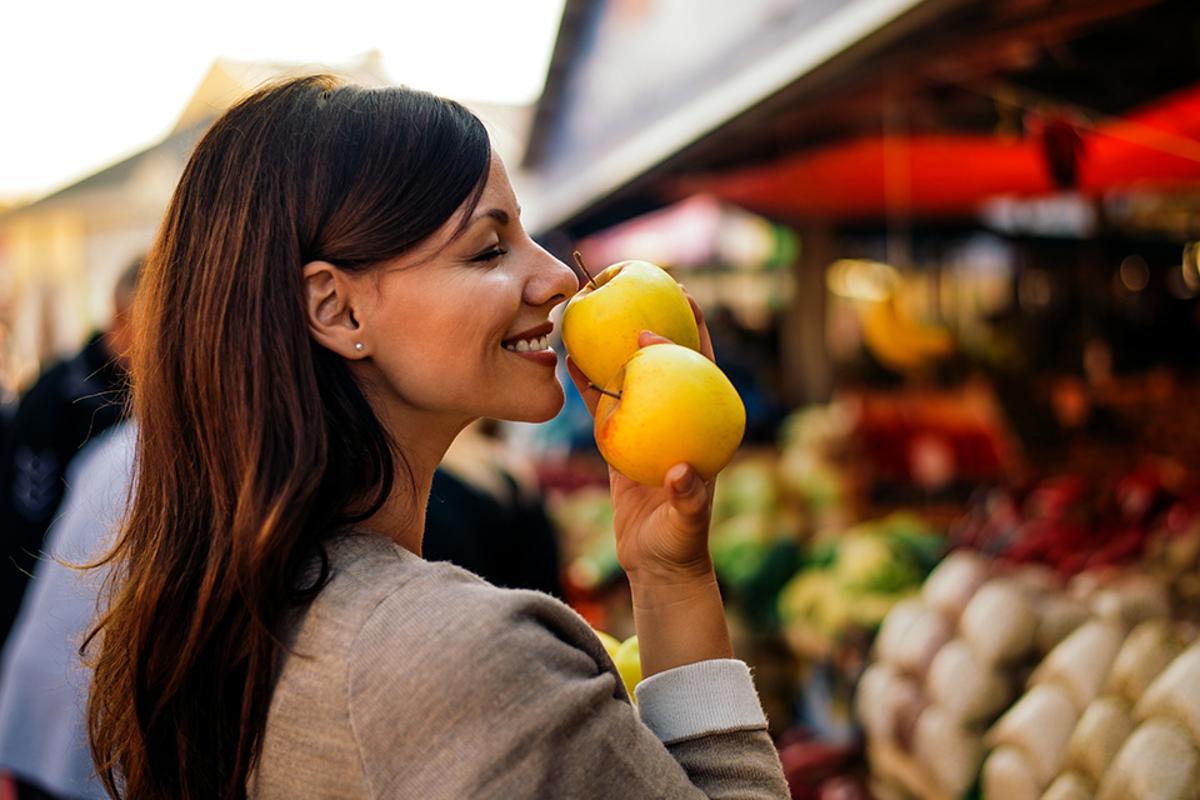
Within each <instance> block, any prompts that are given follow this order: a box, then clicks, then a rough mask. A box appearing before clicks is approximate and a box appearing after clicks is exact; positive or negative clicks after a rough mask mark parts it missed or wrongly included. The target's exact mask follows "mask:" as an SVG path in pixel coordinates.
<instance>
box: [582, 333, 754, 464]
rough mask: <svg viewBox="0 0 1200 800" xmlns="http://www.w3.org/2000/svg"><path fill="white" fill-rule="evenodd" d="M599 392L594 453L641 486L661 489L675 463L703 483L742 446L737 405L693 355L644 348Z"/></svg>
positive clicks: (674, 348)
mask: <svg viewBox="0 0 1200 800" xmlns="http://www.w3.org/2000/svg"><path fill="white" fill-rule="evenodd" d="M604 388H605V392H606V393H605V394H602V395H601V396H600V402H599V404H598V405H597V407H596V430H595V433H596V445H597V446H598V447H599V448H600V454H601V455H603V456H604V460H605V461H607V462H608V463H609V464H611V465H612V466H613V467H614V468H615V469H616V470H617V471H618V472H620V473H621V474H622V475H625V476H626V477H628V478H632V479H633V480H635V481H638V482H639V483H644V484H648V485H651V486H661V485H662V483H663V479H664V478H665V477H666V474H667V471H668V470H669V469H671V467H673V466H675V465H676V464H679V463H681V462H683V463H687V464H690V465H691V466H692V468H693V469H695V470H696V472H698V473H699V474H700V476H701V477H702V478H704V480H708V479H710V478H712V477H713V476H714V475H716V474H717V473H718V472H720V471H721V469H722V468H723V467H724V466H725V465H726V464H728V463H729V460H730V459H731V458H733V454H734V452H735V451H736V450H737V448H738V445H739V444H741V442H742V434H743V433H745V430H746V408H745V406H743V405H742V399H741V398H740V397H738V393H737V390H736V389H734V388H733V384H732V383H730V382H729V379H728V378H726V377H725V373H723V372H721V370H720V368H718V367H717V365H716V364H714V363H713V362H711V361H709V360H708V359H707V358H705V357H704V356H702V355H700V354H699V353H697V352H695V351H694V350H689V349H688V348H686V347H680V346H679V345H676V344H653V345H650V346H648V347H643V348H642V349H641V350H638V351H637V352H636V353H634V354H633V356H632V357H630V359H629V361H627V362H626V363H625V366H624V367H623V368H621V369H619V370H618V371H617V374H616V375H614V376H613V379H612V380H611V381H609V382H608V385H606V386H605V387H604ZM614 395H619V397H617V396H614Z"/></svg>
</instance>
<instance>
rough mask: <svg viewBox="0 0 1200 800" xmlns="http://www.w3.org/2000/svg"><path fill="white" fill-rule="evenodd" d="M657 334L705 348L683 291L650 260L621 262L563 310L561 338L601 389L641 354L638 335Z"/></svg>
mask: <svg viewBox="0 0 1200 800" xmlns="http://www.w3.org/2000/svg"><path fill="white" fill-rule="evenodd" d="M642 331H652V332H653V333H657V334H658V335H659V336H663V337H665V338H667V339H670V340H671V341H673V342H675V343H676V344H679V345H682V346H684V347H690V348H691V349H692V350H699V349H700V330H699V328H698V327H697V326H696V317H695V315H694V314H693V313H692V307H691V305H690V304H689V303H688V299H687V295H685V294H684V293H683V288H682V287H681V286H680V285H679V284H678V283H676V282H675V279H674V278H672V277H671V276H670V275H668V274H667V272H666V271H665V270H664V269H662V268H661V267H659V266H657V265H655V264H651V263H650V262H649V261H620V262H618V263H616V264H613V265H611V266H609V267H606V268H605V269H604V271H602V272H601V273H600V274H599V275H597V276H596V277H595V286H594V287H593V286H592V284H588V285H587V286H585V287H584V288H582V289H580V290H579V291H578V292H577V293H576V294H575V296H574V297H572V298H571V300H570V302H568V303H567V307H566V309H565V310H564V311H563V318H562V338H563V344H564V345H565V346H566V348H567V353H569V354H570V356H571V360H572V361H574V362H575V364H576V365H577V366H578V367H579V369H580V370H581V371H582V372H583V374H584V375H586V376H587V377H588V380H590V381H591V382H592V383H594V384H596V385H597V386H605V385H607V384H608V382H609V381H610V380H611V379H612V376H613V375H614V374H616V372H617V370H618V369H620V368H621V365H622V364H624V363H625V362H626V361H628V360H629V357H630V356H632V355H633V354H634V353H635V352H637V349H638V334H640V333H641V332H642Z"/></svg>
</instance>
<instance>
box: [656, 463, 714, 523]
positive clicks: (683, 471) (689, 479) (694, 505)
mask: <svg viewBox="0 0 1200 800" xmlns="http://www.w3.org/2000/svg"><path fill="white" fill-rule="evenodd" d="M663 483H664V486H665V488H666V490H667V497H668V499H669V502H670V504H671V510H672V511H673V512H674V513H673V514H672V516H673V517H675V519H676V521H677V522H678V523H679V525H680V527H682V528H685V529H690V530H706V529H707V528H708V489H707V487H706V486H705V485H704V481H703V480H702V479H701V478H700V475H699V473H697V472H696V470H694V469H692V467H691V466H690V465H688V464H676V465H675V466H673V467H671V469H669V470H667V475H666V478H665V479H664V480H663Z"/></svg>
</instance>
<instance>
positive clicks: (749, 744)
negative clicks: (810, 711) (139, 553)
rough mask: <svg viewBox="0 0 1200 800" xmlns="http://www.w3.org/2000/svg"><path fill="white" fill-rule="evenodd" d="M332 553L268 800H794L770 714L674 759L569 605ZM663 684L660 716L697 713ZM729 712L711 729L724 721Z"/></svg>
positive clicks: (292, 635)
mask: <svg viewBox="0 0 1200 800" xmlns="http://www.w3.org/2000/svg"><path fill="white" fill-rule="evenodd" d="M329 554H330V561H331V564H332V568H333V573H332V574H333V576H332V579H331V581H330V582H329V583H328V585H326V586H325V588H324V589H323V590H322V591H321V593H320V594H319V595H318V597H317V598H316V600H314V601H313V602H312V604H311V605H309V606H308V607H307V608H306V609H305V611H304V612H303V614H301V615H299V616H298V617H297V619H296V621H295V624H294V626H293V627H292V629H291V630H290V632H289V636H288V641H289V642H290V644H291V645H292V649H293V654H291V655H289V656H287V657H286V658H285V659H284V661H283V664H282V667H281V671H280V675H279V679H278V683H277V684H276V686H275V690H274V694H273V696H272V699H271V708H270V713H269V717H268V720H267V727H266V732H265V736H264V742H263V750H262V756H261V759H260V761H259V764H258V767H257V770H256V772H255V774H254V775H253V776H252V777H251V780H250V784H249V789H250V796H251V797H253V798H259V799H260V800H268V798H280V799H281V800H282V798H287V800H295V799H296V798H409V797H411V798H420V800H437V799H439V798H454V799H455V800H460V799H461V798H497V800H500V798H503V800H519V798H620V799H621V800H641V798H703V797H722V798H749V799H752V798H786V797H787V796H788V794H787V787H786V785H785V784H784V781H783V776H782V772H781V769H780V766H779V759H778V756H777V755H776V752H775V749H774V747H773V746H772V744H771V741H770V739H769V738H768V736H767V733H766V730H765V725H763V724H762V722H761V712H758V716H759V721H758V722H751V723H746V722H745V721H744V719H745V718H744V717H743V722H742V723H740V724H739V723H733V724H729V723H728V716H727V715H726V716H725V717H724V719H725V720H726V723H725V724H726V728H731V729H721V723H720V722H717V723H713V724H712V725H710V726H709V727H710V728H713V729H710V730H700V731H697V730H691V731H688V730H686V728H687V724H686V723H685V725H684V729H679V728H678V720H675V721H674V722H672V721H670V720H668V724H666V727H667V728H668V729H670V728H672V725H674V726H675V730H676V735H677V736H678V734H679V733H680V731H681V730H682V733H683V735H682V736H678V738H677V739H676V740H675V741H669V743H668V744H666V745H664V744H663V743H662V742H661V741H660V740H659V739H658V738H657V737H656V736H655V734H654V733H652V732H651V729H650V728H649V727H647V725H646V724H644V723H643V721H642V720H641V719H640V718H639V716H638V712H637V711H636V710H635V708H634V707H633V706H632V705H631V704H630V703H629V700H628V696H627V694H626V693H625V690H624V688H623V686H622V684H621V681H620V680H619V678H618V677H617V674H616V672H615V671H614V669H613V666H612V662H611V661H610V660H609V658H608V656H607V654H606V653H605V652H604V649H603V647H602V646H601V645H600V642H599V641H598V640H597V638H596V637H595V635H594V634H593V633H592V631H591V629H590V628H589V627H588V625H587V623H586V622H584V621H583V619H582V618H580V617H579V616H578V615H577V614H575V612H573V611H572V610H571V609H569V608H568V607H567V606H565V605H563V604H562V603H560V602H558V601H556V600H554V599H553V598H551V597H549V596H547V595H543V594H539V593H536V592H528V591H517V590H507V589H498V588H496V587H494V586H491V585H490V584H488V583H486V582H485V581H483V580H481V579H480V578H478V577H476V576H474V575H472V574H471V573H468V572H466V571H464V570H461V569H458V568H456V567H453V566H451V565H449V564H438V563H431V562H426V561H424V560H423V559H421V558H419V557H418V556H416V555H413V554H412V553H410V552H408V551H406V550H404V549H403V548H401V547H399V546H398V545H396V544H394V543H392V542H390V541H388V540H386V539H383V538H381V537H376V536H370V535H355V536H349V537H345V538H341V539H338V540H336V541H334V542H333V543H332V544H331V545H330V548H329ZM710 663H712V662H710ZM725 663H727V664H730V663H732V664H738V666H739V668H740V669H741V670H742V672H745V668H744V666H741V665H740V664H739V663H738V662H725ZM688 669H690V668H688V667H684V668H682V670H684V671H686V670H688ZM671 672H677V671H675V670H672V671H671ZM669 675H670V673H663V676H669ZM663 676H656V678H657V677H663ZM654 680H655V679H651V681H647V682H646V683H643V684H642V686H646V685H648V684H651V683H653V682H654ZM693 683H695V681H693ZM746 683H747V685H749V682H748V679H747V681H746ZM662 684H663V685H664V687H667V688H666V689H664V691H663V692H661V693H660V695H661V696H659V697H646V698H643V703H642V705H643V706H645V705H647V702H649V703H650V704H651V705H655V704H658V705H661V704H662V703H668V702H676V703H678V702H684V703H687V704H689V705H691V704H692V703H691V702H690V701H688V700H687V699H686V698H687V697H688V692H689V691H693V692H694V687H693V689H692V690H689V688H688V686H687V682H686V681H682V682H681V681H677V680H676V681H672V679H671V678H667V680H664V681H662ZM668 684H670V686H669V687H668V686H667V685H668ZM718 688H719V687H718ZM725 688H726V689H729V687H728V686H727V687H725ZM737 688H738V687H737V686H736V685H735V686H734V687H733V689H737ZM746 691H748V692H749V693H750V695H751V697H753V690H752V689H747V690H746ZM718 694H720V692H718ZM726 694H727V695H729V696H732V695H733V694H737V692H736V691H734V692H732V694H731V693H729V692H726ZM638 696H639V697H640V698H641V697H643V693H642V688H641V687H639V689H638ZM692 697H693V698H694V697H695V695H694V694H693V695H692ZM680 698H684V699H683V700H681V699H680ZM721 702H722V699H721V697H713V698H712V703H713V704H715V705H716V706H718V707H717V708H716V709H715V710H714V709H708V710H707V711H706V709H704V708H700V709H698V710H699V711H700V712H701V713H700V717H701V718H704V717H705V713H708V714H709V716H708V718H709V719H716V720H721V719H723V717H722V712H721V710H720V708H719V706H720V703H721ZM705 704H706V703H705V702H700V703H698V704H697V705H699V706H704V705H705ZM644 713H645V712H644ZM660 716H661V712H660ZM668 716H670V715H668ZM735 716H736V715H735ZM647 721H648V722H649V721H650V720H647ZM658 722H659V724H658V726H656V728H655V729H656V730H660V733H661V729H662V728H663V727H664V726H663V722H662V720H661V719H660V720H658ZM664 738H668V740H670V738H671V735H670V734H664Z"/></svg>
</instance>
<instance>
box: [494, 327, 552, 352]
mask: <svg viewBox="0 0 1200 800" xmlns="http://www.w3.org/2000/svg"><path fill="white" fill-rule="evenodd" d="M553 330H554V323H553V322H550V321H549V320H547V321H546V322H543V323H542V324H541V325H537V326H535V327H533V328H529V329H528V330H524V331H521V332H520V333H518V334H516V335H515V336H510V337H509V338H507V339H505V340H504V341H502V342H501V343H500V344H502V345H504V346H505V347H509V346H511V345H515V344H516V343H517V342H519V341H522V340H526V341H527V340H530V339H540V338H541V337H543V336H548V335H549V334H550V332H551V331H553Z"/></svg>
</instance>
